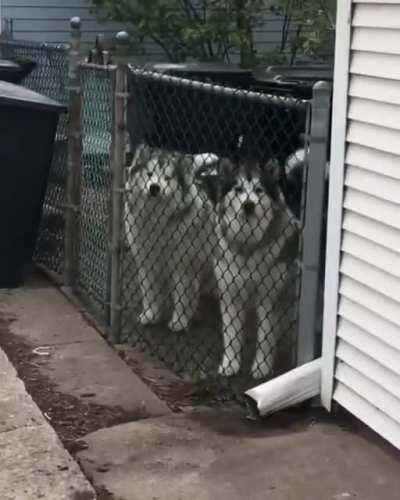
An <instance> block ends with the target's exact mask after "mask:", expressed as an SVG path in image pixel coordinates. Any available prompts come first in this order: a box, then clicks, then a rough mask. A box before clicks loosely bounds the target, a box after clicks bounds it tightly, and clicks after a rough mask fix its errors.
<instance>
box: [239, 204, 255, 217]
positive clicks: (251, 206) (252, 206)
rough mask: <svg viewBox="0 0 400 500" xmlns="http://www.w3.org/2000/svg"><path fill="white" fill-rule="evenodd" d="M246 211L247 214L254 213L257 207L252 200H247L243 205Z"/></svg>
mask: <svg viewBox="0 0 400 500" xmlns="http://www.w3.org/2000/svg"><path fill="white" fill-rule="evenodd" d="M242 207H243V210H244V213H245V214H246V215H253V214H254V211H255V209H256V205H255V203H254V202H252V201H245V202H244V203H243V205H242Z"/></svg>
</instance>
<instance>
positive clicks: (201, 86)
mask: <svg viewBox="0 0 400 500" xmlns="http://www.w3.org/2000/svg"><path fill="white" fill-rule="evenodd" d="M128 68H129V71H130V73H131V74H132V75H133V76H135V77H138V78H141V79H143V80H147V81H153V82H159V83H162V84H165V85H168V84H172V85H173V86H176V87H186V88H191V89H195V90H199V91H203V92H204V93H213V94H219V95H221V96H225V97H236V98H238V99H247V100H251V101H254V102H260V103H262V104H269V105H273V106H276V107H281V108H285V109H297V110H299V111H306V110H307V105H308V103H309V101H307V100H305V99H296V98H294V97H283V96H282V97H281V96H279V97H278V96H274V95H271V94H263V93H260V92H254V91H251V90H243V89H239V88H233V87H226V86H223V85H217V84H214V83H206V82H201V81H198V80H191V79H189V78H181V77H178V76H170V75H164V74H162V73H158V72H157V71H149V70H144V69H143V68H140V67H138V66H134V65H132V64H128Z"/></svg>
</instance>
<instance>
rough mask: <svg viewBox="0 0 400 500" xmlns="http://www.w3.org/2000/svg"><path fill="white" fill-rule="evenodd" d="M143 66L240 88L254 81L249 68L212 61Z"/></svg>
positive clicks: (245, 87)
mask: <svg viewBox="0 0 400 500" xmlns="http://www.w3.org/2000/svg"><path fill="white" fill-rule="evenodd" d="M144 68H145V70H150V71H157V72H158V73H162V74H164V75H170V76H179V77H180V78H188V79H189V80H196V81H199V82H204V83H214V84H215V85H224V86H226V87H234V88H241V89H249V88H250V86H251V85H252V84H253V81H254V80H253V75H252V71H251V70H249V69H243V68H240V67H239V66H236V65H234V64H222V63H212V62H211V63H204V62H196V63H179V64H174V63H148V64H146V65H145V66H144Z"/></svg>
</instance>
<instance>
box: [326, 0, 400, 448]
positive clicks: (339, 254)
mask: <svg viewBox="0 0 400 500" xmlns="http://www.w3.org/2000/svg"><path fill="white" fill-rule="evenodd" d="M338 7H339V8H338V13H337V16H338V24H337V46H336V54H337V56H336V67H335V90H334V106H333V112H334V116H333V126H332V129H333V139H332V156H331V160H332V161H331V169H330V172H331V179H330V207H329V213H328V238H327V239H328V242H329V243H328V247H327V263H326V283H327V286H326V290H325V314H324V334H323V359H322V364H323V372H322V399H323V403H324V405H325V406H326V407H327V408H330V406H331V402H332V400H335V401H337V402H338V403H339V404H340V405H342V406H343V407H345V408H346V409H347V410H349V411H350V412H351V413H353V414H354V415H356V416H357V417H358V418H360V419H361V420H363V421H364V422H365V423H366V424H367V425H368V426H370V427H371V428H372V429H374V430H375V431H376V432H377V433H379V434H380V435H382V436H383V437H384V438H385V439H386V440H388V441H389V442H391V443H392V444H393V445H394V446H396V447H397V448H400V218H399V215H400V169H399V164H400V146H399V145H400V127H399V121H398V116H399V113H400V107H399V105H400V73H399V71H398V68H399V65H400V46H399V44H398V43H397V44H396V43H395V44H389V43H388V40H389V38H388V37H389V36H390V37H396V36H397V37H400V29H399V27H400V25H399V23H398V19H399V18H400V0H399V1H393V0H392V1H390V2H389V1H388V2H385V1H381V2H379V3H371V2H368V1H363V0H357V1H353V2H345V1H343V2H339V3H338ZM349 20H350V21H351V22H350V23H349Z"/></svg>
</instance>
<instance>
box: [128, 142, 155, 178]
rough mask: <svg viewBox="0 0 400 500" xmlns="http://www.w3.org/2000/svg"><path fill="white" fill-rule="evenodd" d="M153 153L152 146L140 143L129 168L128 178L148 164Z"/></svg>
mask: <svg viewBox="0 0 400 500" xmlns="http://www.w3.org/2000/svg"><path fill="white" fill-rule="evenodd" d="M152 154H153V151H152V148H151V147H150V146H148V145H147V144H139V146H138V147H137V148H136V151H135V153H134V155H133V158H132V161H131V164H130V165H129V167H128V170H127V174H128V178H129V177H131V176H132V175H134V174H135V173H136V172H138V171H139V170H141V169H142V168H143V167H144V166H145V165H147V163H148V162H149V161H150V159H151V157H152Z"/></svg>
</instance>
